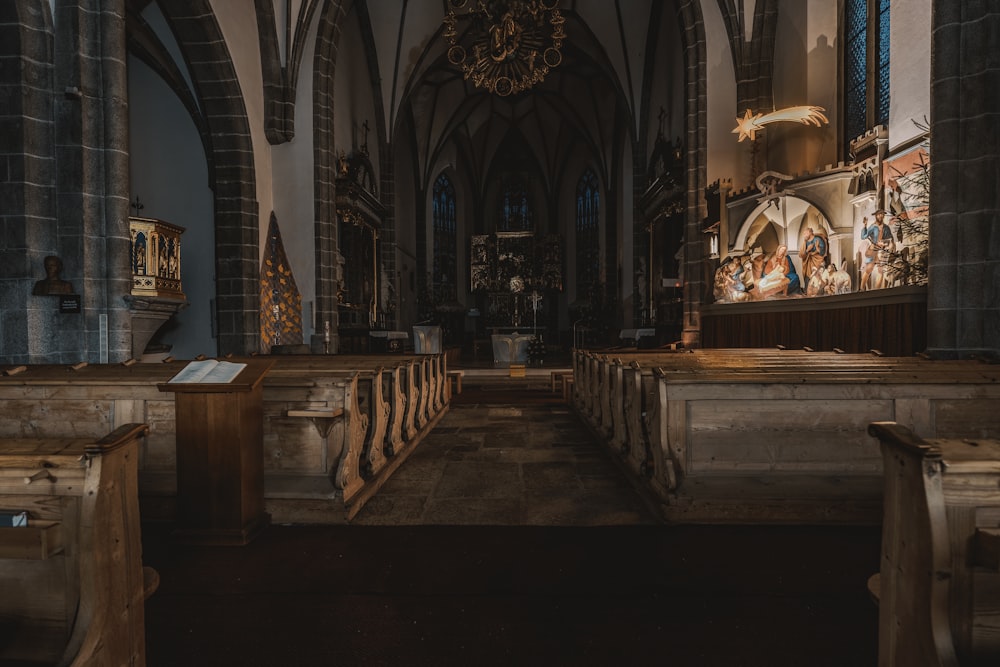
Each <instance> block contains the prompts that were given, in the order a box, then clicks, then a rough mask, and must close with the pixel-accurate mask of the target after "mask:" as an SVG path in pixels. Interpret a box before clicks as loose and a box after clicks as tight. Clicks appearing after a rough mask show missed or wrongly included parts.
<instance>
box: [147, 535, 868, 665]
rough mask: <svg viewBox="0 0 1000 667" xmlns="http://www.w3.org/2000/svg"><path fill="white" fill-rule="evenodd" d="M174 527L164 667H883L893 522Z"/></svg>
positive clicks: (161, 605) (156, 653) (161, 611)
mask: <svg viewBox="0 0 1000 667" xmlns="http://www.w3.org/2000/svg"><path fill="white" fill-rule="evenodd" d="M171 528H172V526H170V525H166V524H146V525H144V526H143V542H144V562H145V563H146V564H147V565H151V566H152V567H154V568H156V569H157V570H158V571H159V573H160V577H161V584H160V587H159V590H158V591H157V592H156V593H155V594H154V595H153V596H152V597H151V598H150V599H149V600H147V602H146V635H147V656H148V664H149V665H150V667H159V666H170V667H174V666H176V665H188V666H199V665H206V666H207V665H211V666H225V665H240V666H244V667H249V666H253V665H261V666H265V665H266V666H274V667H285V666H291V665H295V666H307V665H358V666H369V665H386V666H392V667H398V666H409V665H680V666H683V665H697V666H699V667H704V666H709V665H719V666H726V667H735V666H740V665H743V666H748V667H750V666H756V665H760V666H765V665H766V666H767V667H776V666H781V665H789V666H793V665H794V666H796V667H799V666H801V665H810V666H811V667H816V666H822V665H830V666H837V667H842V666H844V665H851V666H859V665H874V664H875V662H876V654H877V615H878V613H877V608H876V607H875V605H874V603H873V602H872V601H871V599H870V598H869V595H868V592H867V589H866V587H865V581H866V579H867V578H868V576H869V575H870V574H872V573H874V572H876V571H877V569H878V565H879V542H880V531H879V529H878V528H870V527H869V528H852V527H802V526H780V527H779V526H771V527H748V526H663V525H652V526H649V525H647V526H611V527H598V528H575V527H485V526H464V527H463V526H402V527H381V526H377V527H376V526H272V527H270V528H268V529H267V530H266V531H265V532H264V533H263V534H262V535H261V536H260V537H259V538H258V539H257V540H255V541H254V542H252V543H251V544H249V545H248V546H245V547H240V548H226V547H188V546H182V545H179V544H176V543H175V542H174V541H173V540H172V538H171V537H170V531H171Z"/></svg>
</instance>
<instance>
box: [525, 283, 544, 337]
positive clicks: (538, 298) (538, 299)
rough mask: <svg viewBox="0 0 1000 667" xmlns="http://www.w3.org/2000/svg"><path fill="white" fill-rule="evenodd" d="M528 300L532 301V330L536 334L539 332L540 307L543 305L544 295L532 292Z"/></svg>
mask: <svg viewBox="0 0 1000 667" xmlns="http://www.w3.org/2000/svg"><path fill="white" fill-rule="evenodd" d="M528 298H530V299H531V330H532V332H534V331H537V330H538V307H539V306H540V305H541V303H542V295H541V294H539V293H538V291H537V290H532V291H531V296H530V297H528Z"/></svg>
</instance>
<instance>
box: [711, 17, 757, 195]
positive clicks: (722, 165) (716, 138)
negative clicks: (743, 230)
mask: <svg viewBox="0 0 1000 667" xmlns="http://www.w3.org/2000/svg"><path fill="white" fill-rule="evenodd" d="M701 11H702V16H703V19H704V24H705V54H706V57H705V59H706V68H705V69H706V78H707V82H708V84H707V86H708V112H707V124H708V132H707V134H708V138H707V143H708V166H707V177H708V182H709V183H713V182H715V181H717V180H719V179H720V178H731V179H733V184H734V186H735V187H736V188H737V189H738V188H740V187H742V186H744V185H748V184H749V181H750V152H749V151H750V149H749V144H748V143H747V142H746V141H744V142H743V143H737V141H736V135H735V134H733V133H732V130H733V128H734V127H736V74H735V72H734V70H733V57H732V53H731V51H730V49H729V39H728V37H727V36H726V27H725V25H724V24H723V22H722V13H721V12H720V11H719V5H718V2H716V0H702V2H701Z"/></svg>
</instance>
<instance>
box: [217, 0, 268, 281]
mask: <svg viewBox="0 0 1000 667" xmlns="http://www.w3.org/2000/svg"><path fill="white" fill-rule="evenodd" d="M212 10H213V11H214V12H215V16H216V20H217V21H218V23H219V29H220V30H221V31H222V36H223V38H224V39H225V43H226V47H227V48H228V49H229V56H230V58H231V59H232V61H233V68H234V69H235V70H236V78H237V79H238V81H239V85H240V90H241V91H242V93H243V102H244V105H245V108H246V115H247V121H248V123H249V126H250V139H251V142H252V144H253V161H254V164H253V167H254V173H255V174H256V179H257V182H256V189H257V203H258V206H259V212H260V217H259V219H258V222H257V227H258V239H257V242H258V246H259V247H258V258H257V259H258V262H259V261H260V260H261V259H262V258H263V256H264V245H265V244H264V242H265V240H266V238H267V223H268V220H270V218H271V211H273V210H274V201H273V199H272V197H271V187H272V184H271V174H272V170H271V146H270V144H268V143H267V138H266V137H265V136H264V120H263V119H264V85H263V77H262V75H261V71H260V47H259V40H258V36H257V15H256V13H255V12H254V10H253V5H252V3H249V2H247V1H246V0H212ZM268 29H270V30H275V29H276V28H275V27H274V26H270V27H269V28H268ZM279 223H280V220H279Z"/></svg>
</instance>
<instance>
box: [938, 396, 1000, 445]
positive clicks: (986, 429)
mask: <svg viewBox="0 0 1000 667" xmlns="http://www.w3.org/2000/svg"><path fill="white" fill-rule="evenodd" d="M933 415H934V424H935V433H934V435H936V436H938V437H948V438H1000V401H997V399H995V398H982V399H976V398H970V399H965V400H948V399H940V400H936V401H934V402H933Z"/></svg>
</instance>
